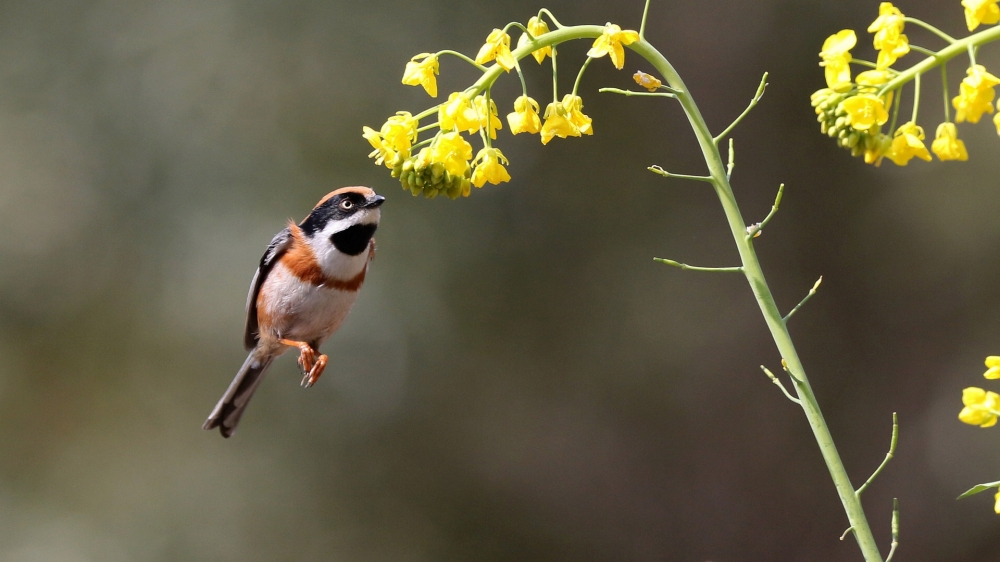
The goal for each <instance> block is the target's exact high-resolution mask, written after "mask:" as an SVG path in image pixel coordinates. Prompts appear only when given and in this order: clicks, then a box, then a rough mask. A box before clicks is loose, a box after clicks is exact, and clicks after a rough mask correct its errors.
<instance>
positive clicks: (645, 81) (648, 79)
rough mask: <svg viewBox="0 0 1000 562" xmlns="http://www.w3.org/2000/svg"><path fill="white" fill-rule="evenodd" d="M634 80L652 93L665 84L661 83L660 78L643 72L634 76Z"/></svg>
mask: <svg viewBox="0 0 1000 562" xmlns="http://www.w3.org/2000/svg"><path fill="white" fill-rule="evenodd" d="M632 79H633V80H635V83H636V84H638V85H640V86H642V87H643V88H646V89H647V90H649V91H650V92H655V91H656V90H658V89H659V88H660V86H662V85H663V82H660V80H659V78H657V77H655V76H650V75H649V74H646V73H645V72H643V71H641V70H640V71H638V72H636V73H635V74H633V75H632Z"/></svg>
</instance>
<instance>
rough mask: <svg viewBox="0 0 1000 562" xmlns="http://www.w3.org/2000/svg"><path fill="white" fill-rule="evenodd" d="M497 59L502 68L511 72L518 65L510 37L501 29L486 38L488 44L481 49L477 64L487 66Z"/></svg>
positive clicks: (477, 56) (495, 30)
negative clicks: (512, 50)
mask: <svg viewBox="0 0 1000 562" xmlns="http://www.w3.org/2000/svg"><path fill="white" fill-rule="evenodd" d="M493 59H496V61H497V64H499V65H500V67H501V68H503V69H504V70H506V71H507V72H510V69H512V68H514V66H516V65H517V61H516V60H514V55H512V54H511V52H510V35H507V34H506V33H504V32H503V31H501V30H499V29H494V30H493V31H491V32H490V34H489V36H488V37H487V38H486V43H485V44H484V45H483V46H482V47H480V48H479V54H478V55H476V64H485V63H487V62H490V61H491V60H493Z"/></svg>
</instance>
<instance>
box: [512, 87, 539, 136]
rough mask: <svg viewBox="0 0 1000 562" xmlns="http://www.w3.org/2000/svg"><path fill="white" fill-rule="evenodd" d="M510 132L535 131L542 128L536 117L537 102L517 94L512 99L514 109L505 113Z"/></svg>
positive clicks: (513, 133)
mask: <svg viewBox="0 0 1000 562" xmlns="http://www.w3.org/2000/svg"><path fill="white" fill-rule="evenodd" d="M507 123H508V124H509V125H510V133H511V134H512V135H516V134H518V133H537V132H539V131H541V130H542V120H541V119H539V118H538V102H537V101H535V100H533V99H531V98H529V97H528V96H518V98H517V99H516V100H514V111H513V112H512V113H508V114H507Z"/></svg>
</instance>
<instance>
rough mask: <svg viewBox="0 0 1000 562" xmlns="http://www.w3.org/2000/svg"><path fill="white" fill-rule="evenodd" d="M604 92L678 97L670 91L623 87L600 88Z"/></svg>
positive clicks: (624, 94)
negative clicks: (638, 89) (641, 90)
mask: <svg viewBox="0 0 1000 562" xmlns="http://www.w3.org/2000/svg"><path fill="white" fill-rule="evenodd" d="M597 91H598V92H601V93H603V94H621V95H623V96H652V97H660V98H676V97H677V94H673V93H670V92H637V91H635V90H622V89H621V88H600V89H599V90H597Z"/></svg>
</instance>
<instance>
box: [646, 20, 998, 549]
mask: <svg viewBox="0 0 1000 562" xmlns="http://www.w3.org/2000/svg"><path fill="white" fill-rule="evenodd" d="M998 34H1000V31H998ZM629 48H630V49H632V50H634V51H635V52H636V53H638V54H639V55H641V56H642V57H644V58H645V59H646V60H648V61H649V62H650V63H652V64H653V66H654V67H655V68H656V69H657V71H659V72H660V74H661V75H663V77H664V79H665V81H666V82H667V83H668V84H669V85H670V86H671V87H672V88H674V89H677V90H679V91H680V93H679V94H678V95H677V100H678V101H679V102H680V103H681V106H682V107H683V108H684V113H686V114H687V117H688V121H689V122H690V124H691V128H692V129H694V133H695V136H696V137H697V139H698V144H699V145H700V146H701V150H702V154H703V156H704V157H705V163H706V164H707V165H708V170H709V174H710V175H711V177H712V185H713V187H714V188H715V192H716V195H717V196H718V197H719V202H720V203H721V204H722V208H723V210H724V211H725V214H726V219H727V221H728V222H729V229H730V231H731V232H732V235H733V240H734V241H735V242H736V248H737V250H738V251H739V254H740V258H741V260H742V262H743V266H742V268H743V274H744V275H745V276H746V279H747V281H748V282H749V284H750V288H751V290H752V291H753V294H754V296H755V297H756V299H757V304H758V305H759V306H760V310H761V313H762V314H763V316H764V320H765V321H766V323H767V326H768V328H769V329H770V331H771V337H772V338H773V339H774V343H775V344H776V346H777V347H778V351H779V352H780V353H781V357H782V359H783V360H784V363H785V364H786V365H787V367H788V372H789V374H790V375H791V376H792V380H793V382H794V383H795V385H794V386H795V392H796V393H797V394H798V398H799V400H800V401H801V403H802V404H801V406H802V410H803V412H805V415H806V419H807V420H808V421H809V426H810V427H811V429H812V431H813V435H814V436H815V438H816V442H817V444H818V445H819V448H820V452H821V453H822V455H823V460H824V461H825V462H826V466H827V469H828V470H829V471H830V476H831V477H832V478H833V483H834V486H835V487H836V488H837V494H838V495H839V496H840V501H841V503H842V504H843V506H844V510H845V511H846V512H847V519H848V520H849V521H850V524H851V526H852V527H853V528H854V536H855V538H856V539H857V541H858V546H859V547H860V548H861V552H862V554H863V555H864V558H865V560H866V561H867V562H882V555H881V554H880V553H879V550H878V545H877V544H876V543H875V538H874V537H873V536H872V532H871V528H870V527H869V525H868V520H867V518H866V517H865V512H864V509H863V508H862V506H861V501H860V499H859V498H858V496H857V495H856V494H855V493H854V487H853V485H852V484H851V479H850V477H848V475H847V470H846V469H845V468H844V463H843V462H842V461H841V459H840V454H839V453H838V452H837V447H836V445H834V442H833V436H832V435H830V429H829V428H828V427H827V425H826V420H824V419H823V413H822V411H821V410H820V408H819V404H818V403H817V401H816V397H815V395H814V394H813V391H812V387H811V386H810V385H809V381H808V379H807V378H806V373H805V369H804V368H803V367H802V362H801V360H800V359H799V355H798V352H797V351H796V349H795V345H794V344H793V343H792V337H791V334H789V332H788V328H787V327H786V326H785V323H784V321H783V320H782V316H781V312H779V311H778V307H777V305H776V304H775V302H774V297H773V296H772V294H771V289H770V288H769V287H768V285H767V281H766V279H765V278H764V272H763V270H762V269H761V266H760V262H759V261H758V259H757V254H756V252H755V251H754V248H753V243H752V241H751V240H748V239H747V238H746V223H745V222H744V220H743V217H742V215H741V214H740V209H739V206H738V205H737V204H736V198H735V196H734V195H733V190H732V187H730V185H729V179H728V178H727V177H726V169H725V165H724V164H723V161H722V156H721V155H720V154H719V147H718V146H717V145H716V143H715V142H714V139H713V138H712V133H711V132H710V131H709V129H708V125H707V124H706V123H705V119H704V118H703V117H702V115H701V111H700V110H699V109H698V106H697V105H696V104H695V102H694V99H693V98H692V97H691V94H690V93H689V91H688V89H687V87H686V86H685V85H684V81H683V80H681V77H680V76H679V75H678V74H677V72H676V71H675V70H674V68H673V66H672V65H671V64H670V62H668V61H667V59H666V58H664V57H663V55H662V54H660V52H659V51H657V50H656V49H655V48H654V47H653V46H652V45H650V44H649V43H647V42H646V41H644V40H640V41H637V42H635V43H633V44H631V45H629Z"/></svg>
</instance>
